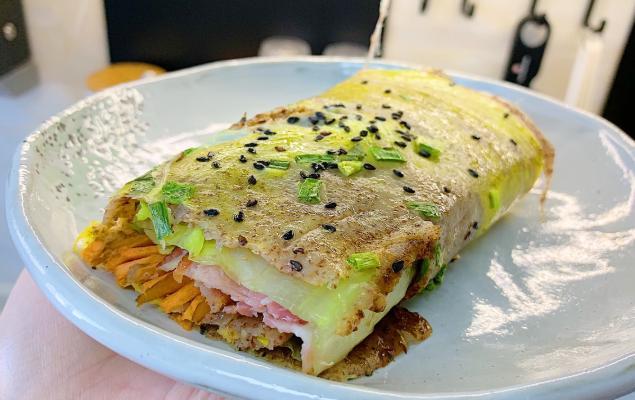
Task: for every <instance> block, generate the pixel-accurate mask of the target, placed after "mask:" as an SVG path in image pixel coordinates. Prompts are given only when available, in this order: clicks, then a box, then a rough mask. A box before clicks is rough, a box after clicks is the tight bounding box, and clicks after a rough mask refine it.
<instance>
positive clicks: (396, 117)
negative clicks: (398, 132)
mask: <svg viewBox="0 0 635 400" xmlns="http://www.w3.org/2000/svg"><path fill="white" fill-rule="evenodd" d="M390 118H392V119H394V120H395V121H397V120H399V119H400V118H401V115H399V114H397V113H392V114H390Z"/></svg>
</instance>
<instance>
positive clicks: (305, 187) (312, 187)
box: [298, 178, 322, 204]
mask: <svg viewBox="0 0 635 400" xmlns="http://www.w3.org/2000/svg"><path fill="white" fill-rule="evenodd" d="M321 186H322V182H321V181H320V180H319V179H313V178H306V179H305V180H303V181H302V183H300V186H298V199H299V200H300V201H301V202H302V203H306V204H318V203H319V202H320V187H321Z"/></svg>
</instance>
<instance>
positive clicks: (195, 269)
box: [185, 263, 306, 333]
mask: <svg viewBox="0 0 635 400" xmlns="http://www.w3.org/2000/svg"><path fill="white" fill-rule="evenodd" d="M185 275H186V276H188V277H190V278H192V279H194V280H195V281H196V282H197V284H198V285H199V286H200V285H201V284H202V285H204V286H205V287H207V288H210V289H217V290H220V291H221V292H223V293H225V294H227V295H229V297H230V298H231V299H232V300H233V301H234V302H235V304H232V305H228V306H225V308H223V312H225V313H228V314H241V315H245V316H248V317H256V316H258V314H261V315H262V320H263V322H264V323H265V324H266V325H268V326H270V327H272V328H276V329H278V330H280V331H281V332H291V333H293V330H291V329H294V327H293V325H304V324H306V321H303V320H302V319H300V318H298V317H296V316H295V315H293V313H292V312H291V311H289V310H287V309H286V308H284V307H283V306H281V305H280V304H278V303H276V302H275V301H273V300H271V299H269V298H268V297H267V296H265V295H263V294H261V293H256V292H254V291H252V290H249V289H247V288H246V287H244V286H242V285H239V284H238V283H236V282H234V281H233V280H232V279H231V278H230V277H228V276H227V275H226V274H225V272H223V270H222V268H220V267H219V266H216V265H202V264H198V263H192V265H191V266H190V268H189V269H188V270H187V272H186V273H185Z"/></svg>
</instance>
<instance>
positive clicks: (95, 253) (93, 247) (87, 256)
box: [81, 240, 106, 265]
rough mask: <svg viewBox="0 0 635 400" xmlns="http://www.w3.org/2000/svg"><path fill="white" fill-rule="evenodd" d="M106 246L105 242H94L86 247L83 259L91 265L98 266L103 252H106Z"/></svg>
mask: <svg viewBox="0 0 635 400" xmlns="http://www.w3.org/2000/svg"><path fill="white" fill-rule="evenodd" d="M105 246H106V243H104V241H102V240H93V242H92V243H90V244H89V245H88V246H86V248H85V249H84V251H82V254H81V257H82V259H83V260H84V261H85V262H86V263H88V264H90V265H96V264H98V260H99V256H100V255H101V253H102V251H104V247H105Z"/></svg>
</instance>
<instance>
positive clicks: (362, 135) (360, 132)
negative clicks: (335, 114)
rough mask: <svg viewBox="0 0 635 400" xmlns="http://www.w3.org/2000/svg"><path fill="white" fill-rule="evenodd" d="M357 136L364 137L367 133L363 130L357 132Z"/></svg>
mask: <svg viewBox="0 0 635 400" xmlns="http://www.w3.org/2000/svg"><path fill="white" fill-rule="evenodd" d="M359 136H361V137H366V136H368V131H367V130H365V129H362V130H361V131H359Z"/></svg>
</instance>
